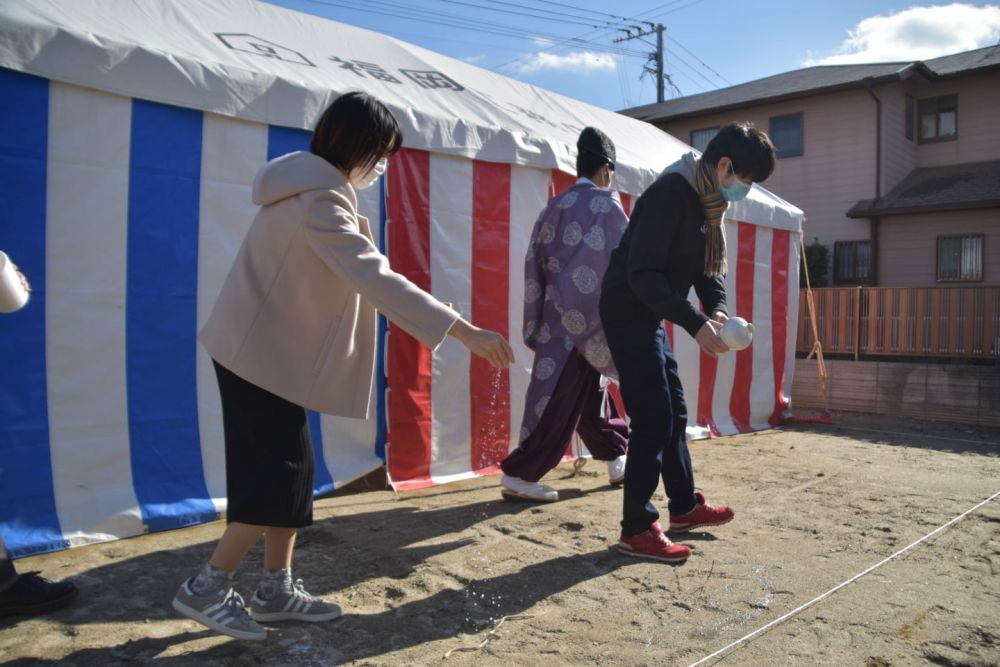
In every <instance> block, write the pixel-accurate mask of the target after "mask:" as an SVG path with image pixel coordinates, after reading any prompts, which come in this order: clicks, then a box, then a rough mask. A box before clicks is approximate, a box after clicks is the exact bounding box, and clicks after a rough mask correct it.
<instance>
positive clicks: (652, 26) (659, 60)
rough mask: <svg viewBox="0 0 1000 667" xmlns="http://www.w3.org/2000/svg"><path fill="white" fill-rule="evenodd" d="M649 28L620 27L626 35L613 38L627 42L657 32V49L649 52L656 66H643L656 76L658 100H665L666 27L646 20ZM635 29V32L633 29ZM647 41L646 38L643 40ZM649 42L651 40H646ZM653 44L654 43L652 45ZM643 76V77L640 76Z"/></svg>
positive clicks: (644, 71) (644, 70)
mask: <svg viewBox="0 0 1000 667" xmlns="http://www.w3.org/2000/svg"><path fill="white" fill-rule="evenodd" d="M645 23H646V25H648V26H649V28H647V29H644V28H642V27H640V26H630V27H629V28H628V29H627V30H626V29H625V28H619V30H621V31H622V32H624V33H625V37H619V38H618V39H615V40H612V41H613V42H614V43H615V44H618V43H619V42H627V41H628V40H630V39H639V38H640V37H645V36H646V35H652V34H653V33H654V32H655V33H656V51H654V52H652V53H650V54H649V60H650V61H652V62H653V65H654V66H655V67H654V68H650V66H649V65H648V64H647V65H644V66H643V74H647V73H648V74H652V75H653V76H654V77H656V101H657V102H662V101H663V100H664V91H663V83H664V81H665V80H666V76H664V73H663V31H664V30H666V28H664V27H663V24H662V23H649V22H648V21H646V22H645ZM633 30H635V32H634V33H633V32H632V31H633ZM643 41H644V42H645V40H643ZM645 43H647V44H648V43H649V42H645ZM650 46H652V45H650ZM640 78H642V77H640Z"/></svg>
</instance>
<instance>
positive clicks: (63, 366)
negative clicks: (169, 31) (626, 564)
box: [0, 69, 385, 557]
mask: <svg viewBox="0 0 1000 667" xmlns="http://www.w3.org/2000/svg"><path fill="white" fill-rule="evenodd" d="M308 140H309V133H308V132H306V131H303V130H297V129H289V128H282V127H274V126H267V125H261V124H256V123H250V122H245V121H240V120H235V119H232V118H228V117H223V116H218V115H213V114H208V113H202V112H200V111H194V110H190V109H182V108H179V107H173V106H167V105H163V104H159V103H154V102H148V101H143V100H137V99H129V98H125V97H119V96H115V95H112V94H107V93H102V92H97V91H94V90H90V89H84V88H79V87H75V86H70V85H65V84H60V83H56V82H50V81H48V80H46V79H43V78H38V77H35V76H31V75H27V74H22V73H17V72H13V71H11V70H6V69H0V211H3V216H2V217H0V250H3V251H4V252H6V253H7V254H8V255H9V256H10V257H11V258H12V260H13V261H14V262H15V263H16V264H17V265H18V266H19V267H20V268H21V270H22V271H23V272H24V273H25V275H26V276H27V277H28V279H29V280H30V282H31V285H32V289H33V291H32V298H31V301H30V302H29V304H28V305H27V306H26V307H25V308H24V309H22V310H21V311H19V312H17V313H14V314H10V315H0V531H2V534H3V537H4V539H5V540H6V542H7V546H8V548H9V549H10V551H11V553H12V554H13V555H14V556H15V557H17V556H24V555H28V554H33V553H40V552H45V551H53V550H58V549H63V548H66V547H69V546H75V545H79V544H86V543H90V542H98V541H104V540H111V539H117V538H120V537H125V536H130V535H137V534H140V533H143V532H146V531H156V530H165V529H170V528H176V527H178V526H183V525H187V524H192V523H197V522H201V521H205V520H210V519H213V518H215V517H217V516H218V515H219V513H220V512H221V511H223V510H224V509H225V463H224V452H223V440H222V414H221V406H220V403H219V396H218V388H217V386H216V382H215V375H214V372H213V370H212V364H211V360H210V359H209V357H208V355H207V354H206V353H205V352H204V350H203V349H202V348H201V347H200V346H199V345H198V343H197V340H196V337H197V332H198V330H199V328H200V327H201V325H202V324H203V323H204V321H205V320H206V319H207V317H208V314H209V313H210V312H211V309H212V306H213V304H214V303H215V299H216V296H217V295H218V291H219V288H220V287H221V284H222V281H223V279H224V278H225V275H226V273H227V271H228V270H229V267H230V265H231V263H232V261H233V259H234V257H235V255H236V252H237V250H238V249H239V246H240V243H241V242H242V239H243V236H244V234H245V232H246V230H247V228H248V226H249V224H250V222H251V220H252V218H253V216H254V213H255V212H256V207H255V206H254V205H253V203H252V202H251V199H250V188H251V184H252V182H253V176H254V173H255V172H256V170H257V169H258V168H259V167H260V165H262V164H263V163H264V162H265V161H266V160H268V159H270V158H272V157H275V156H277V155H281V154H283V153H286V152H289V151H292V150H301V149H303V148H305V147H307V146H308ZM361 194H362V201H361V203H360V206H361V211H362V213H363V214H364V215H367V216H368V217H369V218H371V219H373V220H382V221H383V226H384V219H385V216H384V207H383V206H382V197H381V196H380V195H381V193H380V189H378V188H371V189H369V190H366V191H363V192H362V193H361ZM380 379H381V374H380ZM383 387H384V385H381V386H378V387H376V389H375V391H376V392H377V396H378V397H379V399H381V397H382V388H383ZM378 404H379V406H380V411H379V413H378V415H377V417H376V418H375V419H371V420H368V421H361V420H350V419H340V418H334V417H329V416H325V415H324V416H322V417H320V416H319V415H316V414H311V415H310V424H311V426H312V428H313V438H314V441H315V444H316V449H317V452H316V453H317V471H316V472H317V474H316V491H317V493H322V492H326V491H329V490H331V489H333V488H334V487H337V486H340V485H342V484H344V483H346V482H348V481H350V480H352V479H356V478H357V477H360V476H362V475H364V474H366V473H368V472H370V471H371V470H374V469H376V468H377V467H379V466H381V465H382V459H381V457H382V456H384V451H383V448H384V444H383V443H384V419H383V415H384V410H383V409H382V406H383V401H382V400H379V401H378Z"/></svg>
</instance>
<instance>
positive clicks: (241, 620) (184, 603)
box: [173, 577, 267, 641]
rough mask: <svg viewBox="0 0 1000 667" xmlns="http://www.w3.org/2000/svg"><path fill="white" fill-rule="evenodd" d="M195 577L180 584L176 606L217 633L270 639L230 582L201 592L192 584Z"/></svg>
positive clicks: (254, 639) (175, 599) (175, 607)
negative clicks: (230, 585)
mask: <svg viewBox="0 0 1000 667" xmlns="http://www.w3.org/2000/svg"><path fill="white" fill-rule="evenodd" d="M194 579H195V578H194V577H191V578H190V579H188V580H187V581H185V582H184V583H183V584H181V587H180V589H178V591H177V595H175V596H174V602H173V607H174V609H176V610H177V611H178V612H179V613H181V614H183V615H184V616H187V617H188V618H190V619H192V620H194V621H198V622H199V623H201V624H202V625H204V626H206V627H208V628H211V629H212V630H215V631H216V632H218V633H221V634H224V635H228V636H230V637H235V638H236V639H249V640H253V641H261V640H264V639H267V630H265V629H264V628H263V627H262V626H261V625H260V624H259V623H257V622H256V621H254V620H253V619H252V618H250V615H249V614H248V613H247V610H246V603H244V602H243V598H242V597H240V594H239V593H237V592H236V591H234V590H233V589H232V588H231V587H229V586H228V581H227V582H226V585H224V586H223V587H222V588H218V587H211V588H210V589H209V590H207V591H205V592H204V593H202V594H198V593H196V592H195V591H194V588H193V587H192V584H193V583H194Z"/></svg>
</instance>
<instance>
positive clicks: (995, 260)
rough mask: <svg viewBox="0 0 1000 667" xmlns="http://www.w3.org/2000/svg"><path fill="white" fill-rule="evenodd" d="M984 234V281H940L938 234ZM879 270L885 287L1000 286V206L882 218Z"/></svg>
mask: <svg viewBox="0 0 1000 667" xmlns="http://www.w3.org/2000/svg"><path fill="white" fill-rule="evenodd" d="M956 234H983V235H984V237H985V238H984V239H983V281H982V282H976V283H937V276H936V275H935V271H936V267H937V263H936V262H937V257H936V253H937V237H939V236H951V235H956ZM879 245H880V246H881V247H880V252H879V265H878V273H879V276H881V277H882V278H883V279H882V280H880V281H879V284H880V285H881V286H883V287H929V286H933V285H937V284H941V285H955V286H963V285H964V286H972V285H1000V209H997V208H992V209H982V210H977V211H950V212H946V213H919V214H915V215H894V216H890V217H885V218H882V220H881V222H880V223H879Z"/></svg>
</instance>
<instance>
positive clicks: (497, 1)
mask: <svg viewBox="0 0 1000 667" xmlns="http://www.w3.org/2000/svg"><path fill="white" fill-rule="evenodd" d="M438 1H439V2H445V3H448V4H452V5H464V6H466V7H475V8H476V9H485V10H487V11H492V12H501V13H506V14H517V15H521V16H530V17H532V18H540V19H542V20H544V21H558V22H560V23H574V22H573V21H566V20H565V19H560V18H550V17H549V16H546V14H550V15H552V16H567V17H570V18H574V19H580V20H582V21H594V20H595V19H593V18H591V17H588V16H580V15H579V14H569V13H567V12H555V11H551V10H539V9H537V8H536V7H531V6H529V5H520V4H517V3H516V2H504V1H503V0H493V2H492V3H491V4H486V5H480V4H474V3H471V2H462V1H461V0H438ZM492 5H504V6H507V7H516V8H518V9H529V10H531V11H532V12H536V13H533V14H525V13H522V12H515V11H510V10H505V9H498V8H496V7H494V6H492ZM539 13H540V14H539ZM607 16H611V15H610V14H607ZM604 23H605V24H609V23H610V22H609V21H605V22H604ZM577 25H585V26H588V27H591V28H598V27H599V26H595V25H593V23H577Z"/></svg>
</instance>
